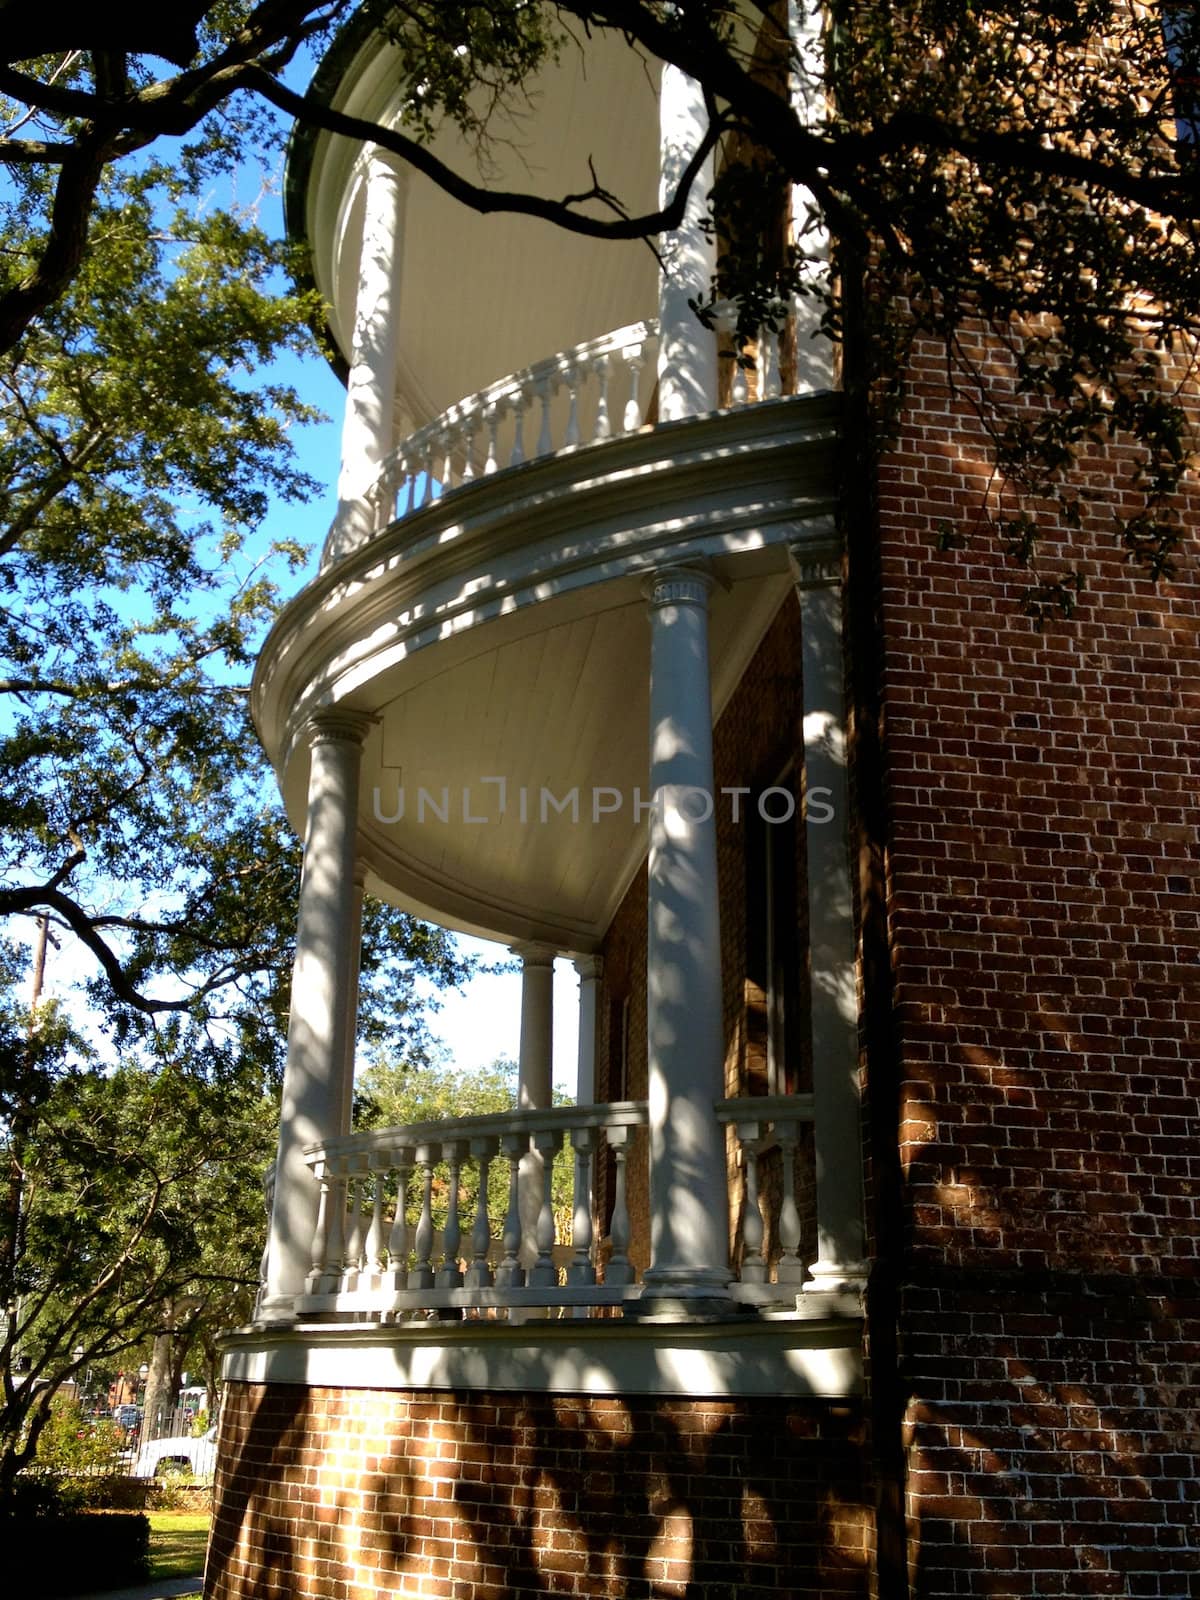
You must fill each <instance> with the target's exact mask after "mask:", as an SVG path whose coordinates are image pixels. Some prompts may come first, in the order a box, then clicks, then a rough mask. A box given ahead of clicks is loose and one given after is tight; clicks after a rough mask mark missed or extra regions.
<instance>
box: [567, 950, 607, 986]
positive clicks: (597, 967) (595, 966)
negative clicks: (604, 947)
mask: <svg viewBox="0 0 1200 1600" xmlns="http://www.w3.org/2000/svg"><path fill="white" fill-rule="evenodd" d="M571 965H572V966H573V967H574V968H575V971H576V972H577V973H578V975H579V981H580V983H587V982H588V981H589V979H590V980H595V979H596V978H599V977H600V976H601V975H602V974H603V972H604V957H603V956H576V957H575V958H574V960H573V961H572V962H571Z"/></svg>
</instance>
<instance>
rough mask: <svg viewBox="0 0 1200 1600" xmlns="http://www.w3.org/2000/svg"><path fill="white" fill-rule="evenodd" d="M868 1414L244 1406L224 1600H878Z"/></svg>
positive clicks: (228, 1413)
mask: <svg viewBox="0 0 1200 1600" xmlns="http://www.w3.org/2000/svg"><path fill="white" fill-rule="evenodd" d="M859 1430H860V1424H859V1422H858V1421H857V1420H856V1418H855V1415H854V1413H853V1411H852V1410H850V1409H848V1408H845V1407H837V1406H830V1405H825V1404H821V1403H816V1402H808V1403H799V1402H796V1401H781V1400H777V1399H765V1400H753V1401H749V1400H742V1401H737V1402H732V1401H714V1400H692V1401H688V1400H678V1401H657V1400H653V1399H649V1398H638V1397H633V1398H629V1399H625V1400H609V1399H589V1398H585V1397H573V1396H557V1397H554V1398H550V1397H535V1396H519V1395H511V1394H486V1393H478V1394H473V1395H472V1396H471V1398H470V1400H469V1401H468V1400H464V1399H462V1398H459V1397H456V1396H452V1395H449V1394H446V1395H435V1394H429V1393H423V1394H419V1395H418V1394H411V1393H393V1392H381V1391H366V1390H364V1391H357V1392H356V1391H348V1390H335V1389H304V1388H300V1387H291V1386H285V1385H278V1386H268V1387H265V1388H260V1387H256V1386H251V1385H245V1384H231V1385H229V1387H228V1390H227V1393H226V1397H225V1403H224V1407H223V1411H222V1421H221V1451H220V1461H221V1471H220V1476H219V1479H218V1484H217V1491H216V1503H217V1513H216V1520H215V1524H214V1532H213V1539H212V1547H211V1551H210V1555H209V1565H208V1572H207V1575H206V1580H205V1595H206V1597H207V1600H250V1597H251V1596H253V1597H254V1600H368V1597H374V1596H377V1595H403V1596H412V1597H414V1600H417V1597H426V1596H429V1597H438V1600H443V1597H444V1600H509V1597H511V1596H522V1595H536V1596H545V1595H548V1594H564V1595H580V1596H595V1597H597V1600H600V1597H604V1600H625V1597H630V1600H632V1597H633V1596H643V1597H645V1596H664V1597H667V1596H679V1597H683V1596H689V1597H692V1596H698V1595H703V1596H705V1597H706V1600H734V1597H735V1596H736V1600H800V1597H803V1596H811V1597H814V1600H815V1597H817V1596H821V1597H822V1600H825V1597H829V1596H834V1595H859V1596H865V1595H866V1593H867V1530H868V1521H869V1515H868V1511H867V1507H866V1502H865V1494H864V1487H863V1483H862V1468H861V1461H862V1452H861V1449H860V1447H859Z"/></svg>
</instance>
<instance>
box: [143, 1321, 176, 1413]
mask: <svg viewBox="0 0 1200 1600" xmlns="http://www.w3.org/2000/svg"><path fill="white" fill-rule="evenodd" d="M166 1312H167V1323H168V1327H167V1328H166V1329H165V1330H164V1331H163V1332H162V1333H158V1334H155V1336H154V1349H153V1351H152V1352H151V1355H150V1371H149V1373H148V1375H147V1377H146V1392H145V1396H144V1399H143V1402H142V1403H143V1406H144V1408H145V1414H144V1416H143V1417H142V1442H143V1444H144V1443H145V1442H146V1441H147V1440H148V1439H162V1438H165V1437H166V1435H167V1434H169V1433H170V1432H171V1428H172V1424H173V1422H174V1419H175V1383H174V1380H173V1378H172V1376H171V1350H172V1346H173V1344H174V1341H175V1335H174V1332H173V1330H172V1329H171V1328H170V1326H169V1324H171V1323H173V1322H174V1320H175V1317H174V1307H173V1306H171V1305H168V1306H167V1308H166Z"/></svg>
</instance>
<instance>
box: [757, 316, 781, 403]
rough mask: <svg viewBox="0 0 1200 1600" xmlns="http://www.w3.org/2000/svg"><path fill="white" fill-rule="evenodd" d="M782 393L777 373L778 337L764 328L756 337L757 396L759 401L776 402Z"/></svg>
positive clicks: (769, 329)
mask: <svg viewBox="0 0 1200 1600" xmlns="http://www.w3.org/2000/svg"><path fill="white" fill-rule="evenodd" d="M782 392H783V383H782V379H781V377H780V373H779V335H778V333H776V331H775V329H774V328H764V329H762V330H761V331H760V333H759V337H758V395H759V399H760V400H777V399H778V398H779V396H780V395H781V394H782Z"/></svg>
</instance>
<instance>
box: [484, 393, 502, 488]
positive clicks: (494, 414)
mask: <svg viewBox="0 0 1200 1600" xmlns="http://www.w3.org/2000/svg"><path fill="white" fill-rule="evenodd" d="M485 420H486V422H487V430H488V447H487V460H486V461H485V462H484V463H483V475H484V477H485V478H488V477H490V476H491V475H492V473H493V472H498V471H499V470H500V463H499V462H498V461H497V460H496V450H497V442H496V429H497V428H498V427H499V426H500V407H499V405H490V406H489V407H488V409H487V417H486V419H485Z"/></svg>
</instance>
